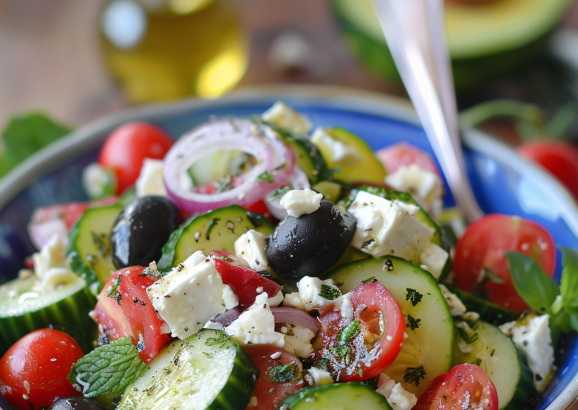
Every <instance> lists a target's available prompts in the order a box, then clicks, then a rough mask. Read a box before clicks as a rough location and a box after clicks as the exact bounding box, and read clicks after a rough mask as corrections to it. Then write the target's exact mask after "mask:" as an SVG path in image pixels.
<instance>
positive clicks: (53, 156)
mask: <svg viewBox="0 0 578 410" xmlns="http://www.w3.org/2000/svg"><path fill="white" fill-rule="evenodd" d="M273 96H278V97H279V99H283V96H287V97H292V98H299V99H302V100H304V101H306V102H307V101H310V102H316V103H323V105H324V106H327V107H333V108H347V110H349V111H354V112H359V113H366V114H367V113H369V114H376V115H382V116H383V115H387V116H391V117H394V118H396V119H398V120H401V121H404V122H407V123H410V124H413V125H416V126H420V121H419V119H418V117H417V114H416V112H415V110H414V108H413V106H412V105H411V102H410V101H409V100H407V99H405V98H402V97H398V96H393V95H388V94H382V93H377V92H373V91H366V90H360V89H356V88H350V87H342V86H334V85H321V84H297V85H296V84H265V85H251V86H245V87H240V88H238V89H236V90H234V91H233V92H231V93H229V94H228V95H226V96H224V97H221V98H219V99H215V100H204V99H200V98H190V99H185V100H180V101H176V102H164V103H154V104H145V105H140V106H135V107H129V108H125V109H122V110H120V111H118V112H114V113H111V114H108V115H105V116H103V117H101V118H99V119H97V120H94V121H91V122H89V123H88V124H86V125H83V126H81V127H79V128H78V129H76V130H74V131H72V132H71V133H69V134H68V135H66V136H65V137H63V138H61V139H59V140H57V141H55V142H54V143H52V144H50V145H48V146H46V147H44V148H42V149H41V150H39V151H38V152H36V153H34V154H33V155H31V156H30V157H28V158H27V159H25V160H24V161H23V162H22V163H20V164H19V165H18V166H16V167H15V168H14V169H13V170H11V171H10V172H9V173H8V174H7V175H5V176H4V178H2V179H1V180H0V210H1V209H2V208H4V206H6V205H7V204H8V203H9V202H10V201H11V200H12V199H14V198H15V197H16V196H17V195H18V194H20V193H21V192H22V191H23V190H24V189H26V188H27V187H28V186H29V185H31V184H32V183H33V182H35V181H37V180H38V179H40V178H41V177H43V176H44V175H46V174H48V173H50V172H52V171H54V170H56V169H57V168H59V167H60V166H61V164H62V163H63V162H66V161H70V159H71V158H72V159H75V158H78V157H81V156H82V155H84V154H86V153H88V152H90V151H91V150H94V149H97V148H98V147H99V146H100V144H101V143H102V142H103V141H104V139H105V138H106V136H107V135H108V133H110V132H111V131H112V130H113V129H114V128H116V127H117V126H119V125H120V124H123V123H125V122H129V121H143V120H148V121H150V120H151V119H152V120H155V119H157V120H158V119H161V118H164V117H167V116H173V115H178V114H182V113H185V112H188V111H191V110H195V109H198V108H203V109H210V108H211V107H212V106H214V107H218V106H222V105H223V104H239V103H243V102H245V103H251V102H253V103H256V102H259V101H260V100H264V99H267V100H270V99H271V97H273ZM463 142H464V144H465V145H466V146H468V147H469V148H472V149H474V150H476V151H477V152H480V153H482V154H484V155H487V156H489V157H491V158H493V159H495V160H496V161H498V162H501V163H504V164H508V165H509V166H511V167H514V168H516V169H519V170H520V171H521V172H523V173H524V174H525V175H532V177H533V179H534V180H536V181H540V182H541V183H543V184H548V185H550V186H551V189H552V190H553V192H554V193H555V194H556V195H557V196H559V198H560V203H561V204H562V214H561V217H562V218H563V219H564V221H565V222H566V223H567V224H568V227H569V229H570V230H571V231H572V233H573V234H574V235H575V236H576V237H578V204H577V203H576V201H575V200H574V197H573V196H572V195H571V194H570V192H569V191H568V190H567V189H566V188H565V187H564V186H563V185H562V183H560V182H559V181H558V180H557V179H556V178H555V177H553V176H552V175H550V174H549V173H548V172H547V171H546V170H544V169H542V168H540V167H538V166H536V165H534V164H533V163H531V162H530V161H528V160H526V159H525V158H523V157H522V156H521V155H519V154H518V153H517V152H516V151H515V150H514V149H513V148H512V147H511V146H510V145H509V144H507V143H505V142H503V141H500V140H498V139H496V138H493V137H491V136H490V135H489V134H486V133H484V132H481V131H479V130H475V129H464V130H463ZM577 402H578V374H577V375H575V376H574V377H573V378H572V380H571V381H570V383H569V384H568V386H567V387H566V388H565V389H564V390H563V391H562V392H561V393H560V394H559V395H558V397H556V399H554V400H553V401H552V403H550V405H549V406H548V407H547V409H546V410H563V409H564V410H567V409H570V408H571V407H572V405H573V404H575V403H577Z"/></svg>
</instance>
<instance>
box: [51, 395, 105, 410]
mask: <svg viewBox="0 0 578 410" xmlns="http://www.w3.org/2000/svg"><path fill="white" fill-rule="evenodd" d="M48 410H105V408H104V407H103V406H102V405H101V404H100V403H98V402H97V401H95V400H92V399H89V398H86V397H65V398H63V399H58V400H56V401H55V402H54V404H53V405H52V406H50V407H49V408H48Z"/></svg>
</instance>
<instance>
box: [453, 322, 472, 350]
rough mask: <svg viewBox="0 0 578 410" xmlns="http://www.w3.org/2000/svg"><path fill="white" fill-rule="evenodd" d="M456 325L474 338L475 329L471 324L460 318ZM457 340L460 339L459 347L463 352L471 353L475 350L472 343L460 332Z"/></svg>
mask: <svg viewBox="0 0 578 410" xmlns="http://www.w3.org/2000/svg"><path fill="white" fill-rule="evenodd" d="M455 325H456V327H457V328H460V329H462V330H463V331H464V332H465V333H466V335H468V337H470V338H472V337H473V336H474V334H475V331H474V330H473V329H472V328H471V327H470V325H469V324H468V323H467V322H464V321H461V320H458V321H456V322H455ZM457 341H458V348H459V349H460V350H461V351H462V352H463V353H471V352H473V351H474V346H472V344H471V343H468V342H466V341H465V340H464V339H463V338H462V337H461V336H460V335H459V334H458V336H457Z"/></svg>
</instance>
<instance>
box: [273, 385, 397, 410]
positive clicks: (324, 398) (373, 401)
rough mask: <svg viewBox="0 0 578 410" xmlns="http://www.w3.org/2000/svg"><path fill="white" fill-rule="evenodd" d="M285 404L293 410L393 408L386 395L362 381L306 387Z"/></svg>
mask: <svg viewBox="0 0 578 410" xmlns="http://www.w3.org/2000/svg"><path fill="white" fill-rule="evenodd" d="M283 404H286V405H288V406H289V408H290V409H291V410H324V409H340V410H359V409H366V410H379V409H382V410H391V406H390V405H389V403H388V402H387V400H386V399H385V397H383V396H382V395H381V394H379V393H376V392H375V390H373V389H372V388H371V387H369V386H366V385H364V384H361V383H339V384H326V385H324V386H313V387H306V388H304V389H302V390H299V391H298V392H297V393H295V394H294V395H292V396H290V397H288V398H286V399H285V401H284V402H283ZM280 408H283V406H281V407H280Z"/></svg>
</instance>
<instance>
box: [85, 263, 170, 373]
mask: <svg viewBox="0 0 578 410" xmlns="http://www.w3.org/2000/svg"><path fill="white" fill-rule="evenodd" d="M144 270H145V267H144V266H133V267H130V268H124V269H121V270H119V271H117V272H115V273H113V274H112V276H111V277H110V279H109V280H108V281H107V282H106V284H105V285H104V288H103V290H102V292H100V296H99V298H98V303H97V304H96V307H95V308H94V313H95V315H96V317H95V322H96V323H98V324H99V325H100V326H99V328H100V329H101V333H102V334H103V335H106V337H107V338H108V339H109V340H116V339H119V338H121V337H125V336H128V337H130V338H131V340H132V342H133V344H134V345H135V346H136V347H137V350H138V351H139V356H140V358H141V359H142V360H143V361H144V362H145V363H149V362H150V361H151V360H152V359H153V358H154V357H155V356H156V354H157V353H158V352H159V350H161V348H162V347H163V346H164V345H165V343H166V342H168V341H169V340H171V336H170V334H168V333H163V332H162V328H163V323H164V322H163V320H162V319H161V318H160V317H159V315H158V313H157V312H156V311H155V309H154V307H153V304H152V302H151V301H150V299H149V297H148V295H147V292H146V288H148V287H149V286H150V285H152V284H153V283H155V282H156V281H157V280H158V279H159V278H157V277H154V276H150V275H148V274H143V271H144Z"/></svg>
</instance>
